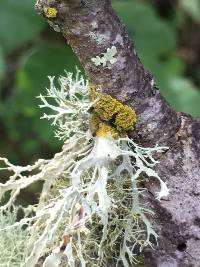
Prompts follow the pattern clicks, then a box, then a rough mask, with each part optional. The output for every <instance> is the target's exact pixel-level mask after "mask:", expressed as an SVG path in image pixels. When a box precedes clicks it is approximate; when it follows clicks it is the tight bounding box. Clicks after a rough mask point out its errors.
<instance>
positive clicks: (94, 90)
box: [89, 84, 100, 100]
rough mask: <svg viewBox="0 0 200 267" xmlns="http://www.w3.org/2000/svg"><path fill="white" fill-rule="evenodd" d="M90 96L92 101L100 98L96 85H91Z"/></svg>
mask: <svg viewBox="0 0 200 267" xmlns="http://www.w3.org/2000/svg"><path fill="white" fill-rule="evenodd" d="M89 94H90V96H91V98H92V100H94V99H96V98H97V97H98V96H100V93H99V92H97V89H96V87H95V86H94V85H92V84H90V89H89Z"/></svg>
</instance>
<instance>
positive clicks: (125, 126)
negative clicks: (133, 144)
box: [114, 105, 137, 131]
mask: <svg viewBox="0 0 200 267" xmlns="http://www.w3.org/2000/svg"><path fill="white" fill-rule="evenodd" d="M136 121H137V116H136V114H135V111H134V109H132V108H131V107H129V106H127V105H123V108H122V109H120V111H119V113H118V114H117V115H116V118H115V122H114V124H115V125H116V128H117V130H118V131H129V130H132V129H133V127H134V125H135V123H136Z"/></svg>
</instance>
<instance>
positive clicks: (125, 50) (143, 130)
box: [36, 0, 200, 267]
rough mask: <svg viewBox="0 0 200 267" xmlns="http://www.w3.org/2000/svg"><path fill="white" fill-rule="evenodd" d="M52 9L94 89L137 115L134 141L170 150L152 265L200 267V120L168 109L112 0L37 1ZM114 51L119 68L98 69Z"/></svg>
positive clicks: (162, 168) (149, 253)
mask: <svg viewBox="0 0 200 267" xmlns="http://www.w3.org/2000/svg"><path fill="white" fill-rule="evenodd" d="M48 7H55V8H56V10H57V11H58V13H57V15H56V17H55V18H48V22H49V24H50V25H51V26H52V27H53V28H54V29H55V30H57V31H61V33H62V34H63V36H64V37H65V38H66V39H67V42H68V43H69V44H70V45H71V47H72V48H73V50H74V52H75V53H76V54H77V56H78V58H79V60H80V62H81V63H82V64H83V66H84V68H85V71H86V74H87V76H88V78H89V80H90V81H91V83H92V84H94V85H96V86H101V90H102V92H105V93H108V94H110V95H112V96H114V97H115V98H117V99H119V100H121V101H122V102H124V103H126V104H129V105H131V106H132V107H134V109H135V110H136V112H137V116H138V122H137V125H136V128H135V130H134V132H132V133H131V136H132V138H134V140H136V141H137V142H139V143H141V144H142V145H143V146H148V147H149V146H153V145H155V144H159V145H160V146H162V145H168V146H169V150H168V151H167V152H166V153H164V154H163V155H162V156H161V157H160V164H159V165H158V167H157V171H158V172H159V174H160V176H161V177H164V179H166V181H167V184H168V187H169V189H170V194H169V197H168V198H167V199H165V200H162V201H160V202H158V201H155V200H154V197H153V196H152V193H151V191H152V192H155V190H152V189H153V188H154V187H156V185H155V184H152V185H151V186H150V188H149V194H148V198H149V202H150V205H151V207H152V209H153V210H154V211H155V213H156V216H155V217H154V218H152V219H151V220H152V222H153V224H154V225H155V228H156V230H157V232H158V234H159V245H158V247H156V249H155V250H151V249H146V250H145V256H146V260H147V262H148V263H149V264H150V266H153V267H154V266H159V267H161V266H162V267H179V266H180V267H186V266H187V267H189V266H193V267H198V266H200V206H199V203H200V175H199V173H200V164H199V156H200V145H199V140H200V120H198V119H196V120H195V119H192V118H191V117H190V116H189V115H187V114H182V113H176V112H175V111H174V110H173V109H172V108H171V107H170V106H169V105H168V104H167V103H166V101H165V100H164V99H163V97H162V96H161V95H160V92H159V89H158V88H157V86H156V84H155V82H154V79H153V77H152V75H150V74H149V73H148V72H147V71H146V70H145V69H144V67H143V65H142V64H141V62H140V60H139V58H138V56H137V55H136V52H135V50H134V47H133V44H132V42H131V41H130V39H129V37H128V35H127V33H126V31H125V29H124V26H123V25H122V23H121V22H120V20H119V18H118V17H117V16H116V14H115V12H114V10H113V9H112V6H111V1H110V0H59V1H58V0H57V1H56V0H38V1H37V4H36V8H37V10H38V12H39V13H41V14H43V15H44V16H45V10H46V9H47V8H48ZM94 36H96V37H97V38H98V37H101V38H99V40H97V38H94ZM113 45H114V46H116V48H117V62H116V63H115V64H113V65H111V64H109V65H108V66H107V67H102V66H98V67H97V66H95V65H94V63H93V62H92V61H91V58H93V57H96V56H98V55H100V54H101V53H103V52H106V49H107V48H110V47H111V46H113Z"/></svg>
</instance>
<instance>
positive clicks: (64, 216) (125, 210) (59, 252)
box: [0, 72, 168, 267]
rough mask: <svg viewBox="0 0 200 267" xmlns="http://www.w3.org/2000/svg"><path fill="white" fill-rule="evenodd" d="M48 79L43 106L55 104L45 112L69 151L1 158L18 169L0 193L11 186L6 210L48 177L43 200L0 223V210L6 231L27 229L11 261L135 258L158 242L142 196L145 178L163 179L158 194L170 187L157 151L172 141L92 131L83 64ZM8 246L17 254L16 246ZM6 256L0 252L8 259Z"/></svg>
mask: <svg viewBox="0 0 200 267" xmlns="http://www.w3.org/2000/svg"><path fill="white" fill-rule="evenodd" d="M49 79H50V88H48V89H47V93H46V95H45V96H43V95H40V96H39V98H40V100H41V101H42V104H41V105H40V107H41V108H46V109H48V110H51V112H52V113H50V114H47V113H45V114H44V116H43V118H47V119H48V120H50V121H51V122H52V125H54V126H57V131H56V136H57V137H58V138H60V139H64V140H65V144H64V147H63V151H62V152H61V153H58V154H56V155H55V157H54V158H53V159H51V160H39V161H37V162H36V163H35V164H33V165H30V166H26V167H23V166H14V165H13V164H11V163H10V162H9V161H8V160H7V159H5V158H0V161H1V163H2V164H1V165H0V166H1V170H2V171H6V172H11V173H12V174H11V176H10V178H9V180H8V181H7V182H6V183H4V184H3V183H0V197H1V198H3V197H4V196H5V195H6V194H8V193H9V194H10V198H9V200H8V201H7V202H6V203H5V204H4V205H2V206H1V207H0V209H1V212H2V214H4V215H5V216H8V215H7V213H6V212H7V211H8V210H10V209H11V208H12V207H13V205H14V204H15V199H16V197H17V196H18V195H19V194H20V190H21V189H24V188H26V187H27V186H29V185H30V184H32V183H34V182H37V181H43V188H42V192H41V194H40V199H39V203H38V204H37V205H34V206H29V207H28V208H26V209H25V208H24V214H25V215H24V216H23V218H22V219H21V220H18V221H17V220H16V217H14V220H13V221H11V222H10V221H9V222H8V223H7V221H5V222H6V223H3V224H2V223H1V217H0V236H1V238H7V233H9V232H10V233H12V232H14V231H15V230H16V229H21V230H20V231H22V229H25V230H26V231H25V232H23V234H24V235H25V237H23V238H22V239H23V240H26V249H24V251H23V249H22V250H21V251H22V252H23V253H22V254H23V256H22V257H19V261H18V262H16V263H15V265H13V266H16V267H17V266H26V267H34V266H35V265H36V264H37V263H38V262H39V261H41V259H43V261H42V264H41V266H42V267H63V266H69V267H76V266H82V267H85V266H88V267H90V266H98V267H101V266H108V264H110V263H109V262H110V261H111V260H112V261H113V264H115V265H116V266H118V265H119V264H120V266H121V265H122V266H125V267H128V266H133V265H134V263H135V248H137V249H138V246H139V247H140V249H141V250H142V248H143V247H145V246H151V247H152V246H153V245H154V244H155V243H156V241H157V234H156V233H155V231H154V229H153V226H152V225H151V223H150V221H149V219H148V216H152V214H153V212H152V211H151V210H149V209H148V207H147V203H145V202H144V200H145V197H143V196H144V195H145V191H146V189H145V188H144V186H142V185H143V182H148V179H157V180H158V181H159V182H160V190H159V192H156V194H157V199H158V200H160V199H161V198H162V197H164V196H166V195H167V194H168V188H167V186H166V184H165V183H164V182H163V181H162V180H161V178H160V177H159V176H158V174H157V173H156V172H155V171H154V170H153V168H154V166H155V165H156V164H158V162H157V161H156V160H155V159H154V157H153V155H154V153H162V151H164V150H165V149H166V148H165V147H154V148H143V147H140V146H138V145H137V144H136V143H135V142H134V141H133V140H131V139H130V138H128V137H126V138H118V139H113V138H112V135H111V134H102V132H101V135H97V136H92V134H91V131H90V126H89V118H90V116H91V115H90V112H89V110H92V109H91V107H92V106H93V105H94V102H92V101H91V100H90V96H89V86H88V82H87V81H84V79H83V78H82V77H81V76H80V73H79V72H77V75H76V77H75V79H74V78H73V75H72V74H71V73H66V76H64V77H62V76H61V77H60V78H59V88H57V87H56V86H55V84H54V77H49ZM141 198H143V201H142V203H141ZM14 211H15V209H14ZM14 214H15V212H14ZM20 233H21V232H20ZM27 236H28V240H27ZM153 239H154V243H152V240H153ZM15 242H18V241H17V240H16V241H13V243H14V244H15ZM7 249H10V247H8V248H7V247H5V248H4V250H5V251H7ZM6 253H7V252H6ZM9 253H10V254H9ZM9 253H8V255H9V256H8V258H9V260H10V261H11V262H12V260H13V257H15V256H16V255H18V254H17V253H18V252H17V253H16V255H13V254H12V253H11V252H9ZM5 255H7V254H5ZM8 258H7V256H5V257H3V258H1V256H0V259H1V264H4V265H3V266H7V265H6V264H7V260H8Z"/></svg>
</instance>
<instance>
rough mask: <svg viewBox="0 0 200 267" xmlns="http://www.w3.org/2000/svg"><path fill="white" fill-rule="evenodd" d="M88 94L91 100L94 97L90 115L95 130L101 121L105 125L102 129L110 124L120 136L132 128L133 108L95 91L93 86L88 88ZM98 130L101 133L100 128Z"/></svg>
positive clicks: (134, 121) (134, 118) (134, 116)
mask: <svg viewBox="0 0 200 267" xmlns="http://www.w3.org/2000/svg"><path fill="white" fill-rule="evenodd" d="M90 95H91V97H92V99H93V100H95V99H96V101H95V103H94V105H93V109H92V116H91V125H92V126H93V128H95V129H96V130H97V131H96V132H98V128H99V125H100V124H101V123H102V122H103V123H104V125H105V126H104V130H105V129H108V126H109V125H110V126H109V127H111V128H112V129H114V130H115V132H118V135H119V136H120V137H121V135H123V136H124V135H126V132H127V131H129V130H132V129H133V128H134V125H135V123H136V120H137V116H136V113H135V111H134V109H133V108H131V107H129V106H128V105H125V104H122V103H121V102H120V101H118V100H117V99H115V98H113V97H112V96H110V95H106V94H102V93H99V92H97V91H96V89H95V87H94V86H91V88H90ZM105 123H106V124H105ZM101 127H102V124H101ZM105 127H106V128H105ZM99 130H100V133H102V128H101V129H99ZM111 135H112V132H111ZM119 136H118V137H119Z"/></svg>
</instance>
